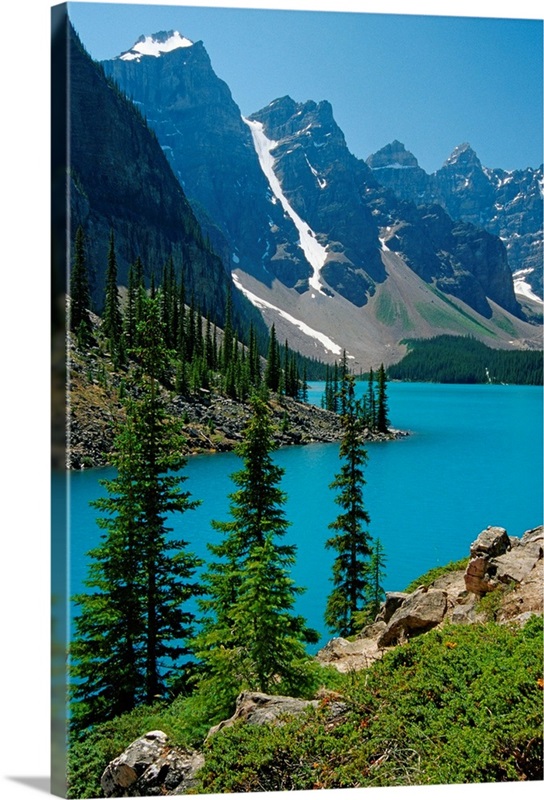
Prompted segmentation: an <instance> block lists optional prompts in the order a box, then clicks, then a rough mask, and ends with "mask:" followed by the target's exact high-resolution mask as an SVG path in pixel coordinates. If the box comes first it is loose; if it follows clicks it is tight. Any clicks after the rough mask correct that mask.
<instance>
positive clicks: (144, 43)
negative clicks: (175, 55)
mask: <svg viewBox="0 0 544 800" xmlns="http://www.w3.org/2000/svg"><path fill="white" fill-rule="evenodd" d="M193 44H194V42H192V41H191V40H190V39H187V38H186V37H185V36H182V35H181V33H180V32H179V31H160V33H153V34H151V35H150V36H140V38H139V39H138V41H137V42H136V44H134V45H133V46H132V47H131V48H130V50H127V51H126V52H124V53H121V55H120V56H118V58H120V59H121V60H122V61H140V59H141V58H142V56H153V57H154V58H159V56H161V55H162V54H163V53H171V52H172V50H178V49H179V48H180V47H192V46H193Z"/></svg>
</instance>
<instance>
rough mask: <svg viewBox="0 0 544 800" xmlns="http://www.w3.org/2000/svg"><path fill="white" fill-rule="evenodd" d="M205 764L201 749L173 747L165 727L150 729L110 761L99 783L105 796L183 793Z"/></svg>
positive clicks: (191, 785)
mask: <svg viewBox="0 0 544 800" xmlns="http://www.w3.org/2000/svg"><path fill="white" fill-rule="evenodd" d="M203 764H204V756H203V755H202V753H198V752H186V751H182V750H179V749H178V748H173V747H170V746H169V745H168V737H167V735H166V734H165V733H164V732H163V731H150V732H149V733H146V734H145V736H142V737H141V738H140V739H137V740H136V741H135V742H133V743H132V744H131V745H129V746H128V747H127V749H126V750H125V751H124V752H123V753H122V754H121V755H120V756H118V757H117V758H115V759H114V760H113V761H111V762H110V763H109V764H108V766H107V767H106V769H105V770H104V772H103V774H102V777H101V779H100V785H101V787H102V791H103V792H104V796H105V797H148V796H155V795H161V796H162V795H165V794H183V793H184V792H186V791H187V790H188V789H191V788H193V787H194V786H195V783H196V778H195V776H196V773H197V771H198V770H199V769H200V768H201V767H202V766H203Z"/></svg>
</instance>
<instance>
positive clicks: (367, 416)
mask: <svg viewBox="0 0 544 800" xmlns="http://www.w3.org/2000/svg"><path fill="white" fill-rule="evenodd" d="M363 422H364V424H365V426H366V427H367V428H370V430H371V431H375V430H376V392H375V390H374V371H373V369H372V367H370V372H369V373H368V386H367V390H366V392H365V396H364V401H363Z"/></svg>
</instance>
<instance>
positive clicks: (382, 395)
mask: <svg viewBox="0 0 544 800" xmlns="http://www.w3.org/2000/svg"><path fill="white" fill-rule="evenodd" d="M376 383H377V389H378V400H377V408H376V430H378V431H380V433H388V431H389V415H388V405H387V386H386V384H387V377H386V374H385V369H384V366H383V364H381V365H380V368H379V370H378V377H377V380H376Z"/></svg>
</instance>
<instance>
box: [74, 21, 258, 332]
mask: <svg viewBox="0 0 544 800" xmlns="http://www.w3.org/2000/svg"><path fill="white" fill-rule="evenodd" d="M68 43H69V59H70V94H69V102H70V141H69V154H70V163H69V171H70V197H69V202H70V214H71V231H72V235H74V234H75V231H76V228H77V226H78V225H81V226H82V227H83V228H84V230H85V233H86V236H87V256H88V263H89V267H90V271H91V276H92V277H93V281H94V286H93V289H94V291H93V295H94V301H95V304H96V305H97V306H98V307H99V306H100V303H101V302H102V297H103V287H104V276H105V271H106V265H107V252H108V242H109V234H110V230H111V229H113V231H114V233H115V244H116V254H117V261H118V279H119V283H121V284H126V281H127V271H128V267H129V265H130V264H131V263H133V262H134V261H135V259H136V257H137V256H140V257H141V259H142V261H143V264H144V272H145V275H146V277H147V280H149V279H150V278H151V276H152V275H153V276H154V277H155V279H160V275H161V273H162V269H163V266H164V264H165V262H166V261H167V259H168V258H169V257H170V256H172V257H173V258H174V263H175V266H176V268H177V269H180V268H183V270H184V277H185V284H186V293H187V296H188V297H190V296H191V294H193V293H194V296H195V300H196V301H197V302H198V303H200V305H201V307H202V308H204V307H206V308H207V309H209V310H210V312H212V311H213V313H214V314H215V315H216V317H217V321H218V322H222V321H223V315H224V310H225V304H226V297H227V292H228V291H229V288H230V287H231V286H232V283H231V277H230V274H229V273H228V272H227V271H226V270H225V268H224V266H223V264H222V263H221V260H220V259H219V258H218V257H217V256H216V255H214V253H213V252H212V251H211V250H210V248H209V247H208V246H207V245H206V244H205V242H204V238H203V236H202V232H201V229H200V226H199V224H198V221H197V219H196V217H195V214H194V212H193V210H192V208H191V206H190V205H189V203H188V201H187V198H186V197H185V194H184V192H183V190H182V188H181V187H180V185H179V182H178V181H177V179H176V177H175V176H174V174H173V172H172V169H171V167H170V165H169V164H168V162H167V160H166V158H165V156H164V153H163V152H162V150H161V148H160V146H159V144H158V142H157V139H156V136H155V135H154V134H153V133H152V131H151V130H150V129H149V128H148V126H147V124H146V122H145V119H144V118H143V117H142V115H141V114H140V113H139V112H138V111H137V109H136V108H135V106H134V105H133V104H132V103H131V102H130V101H129V100H127V98H126V97H125V96H124V95H123V94H122V93H121V92H120V91H119V90H118V89H117V88H116V87H115V86H114V85H113V84H112V83H111V82H109V81H108V79H107V78H106V76H105V74H104V72H103V70H102V68H101V67H100V65H99V64H97V63H96V62H94V61H92V59H91V58H90V57H89V55H88V54H87V53H86V51H85V49H84V47H83V45H82V44H81V42H80V40H79V38H78V36H77V34H76V33H75V32H74V30H73V28H72V27H71V26H70V27H69V30H68ZM235 295H236V308H235V316H236V317H237V320H238V321H239V322H240V321H242V323H243V320H247V319H248V317H254V316H255V314H254V311H253V310H252V309H251V308H250V307H249V304H247V303H245V302H240V298H239V297H238V293H235Z"/></svg>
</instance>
